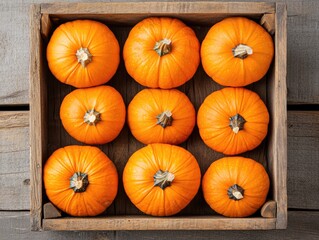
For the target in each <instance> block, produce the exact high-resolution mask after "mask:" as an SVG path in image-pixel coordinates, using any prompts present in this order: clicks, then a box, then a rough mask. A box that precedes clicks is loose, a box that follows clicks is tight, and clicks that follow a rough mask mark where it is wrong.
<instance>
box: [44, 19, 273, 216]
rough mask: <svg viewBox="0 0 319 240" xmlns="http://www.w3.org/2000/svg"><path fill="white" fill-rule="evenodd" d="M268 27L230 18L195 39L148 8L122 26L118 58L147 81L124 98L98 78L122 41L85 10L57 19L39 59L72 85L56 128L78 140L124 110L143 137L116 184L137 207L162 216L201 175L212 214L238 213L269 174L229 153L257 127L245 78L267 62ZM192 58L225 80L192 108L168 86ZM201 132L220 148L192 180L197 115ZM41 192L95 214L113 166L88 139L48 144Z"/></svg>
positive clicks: (109, 194) (106, 135)
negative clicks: (188, 145) (125, 29)
mask: <svg viewBox="0 0 319 240" xmlns="http://www.w3.org/2000/svg"><path fill="white" fill-rule="evenodd" d="M273 54H274V46H273V42H272V38H271V36H270V35H269V34H268V33H267V32H266V31H265V30H264V29H263V28H262V27H261V26H260V25H258V24H257V23H255V22H254V21H252V20H249V19H247V18H243V17H231V18H226V19H224V20H222V21H221V22H219V23H217V24H215V25H213V26H212V27H211V29H210V30H209V31H208V33H207V35H206V36H205V38H204V40H203V42H202V44H200V42H199V40H198V39H197V37H196V34H195V32H194V31H193V30H192V28H190V27H188V26H187V25H186V24H184V23H183V22H182V21H181V20H179V19H176V18H170V17H149V18H146V19H144V20H142V21H140V22H139V23H137V24H136V25H135V26H133V28H132V29H131V31H130V33H129V35H128V37H127V39H126V41H125V44H124V47H123V60H124V64H125V68H126V71H127V73H128V75H129V76H130V77H131V78H132V79H133V80H134V81H136V82H137V83H139V84H140V85H142V86H144V87H145V88H144V89H143V90H141V91H140V92H138V93H137V94H136V95H135V96H134V97H133V99H132V100H131V101H130V103H129V104H128V107H127V113H126V107H125V104H124V101H123V98H122V96H121V94H120V93H119V92H118V91H117V90H116V89H115V88H113V87H111V86H108V85H105V84H106V83H107V82H108V81H109V80H110V79H111V78H112V77H113V76H114V74H115V73H116V71H117V68H118V66H119V62H120V47H119V43H118V41H117V39H116V37H115V35H114V34H113V32H112V31H111V30H110V29H109V28H108V27H107V26H106V25H105V24H102V23H100V22H97V21H93V20H75V21H72V22H67V23H64V24H61V25H60V26H59V27H58V28H57V29H56V30H55V31H54V33H53V35H52V37H51V39H50V41H49V43H48V46H47V60H48V66H49V69H50V70H51V72H52V74H53V75H54V76H55V78H56V79H57V80H59V81H60V82H62V83H64V84H68V85H71V86H73V87H75V88H76V89H75V90H73V91H72V92H70V93H69V94H68V95H66V96H65V97H64V99H63V101H62V103H61V106H60V114H59V115H60V119H61V122H62V125H63V127H64V129H65V130H66V131H67V132H68V133H69V135H70V136H72V137H73V138H74V139H76V140H77V141H79V142H82V143H84V144H88V145H102V144H106V143H109V142H111V141H113V140H114V139H115V138H116V137H117V136H118V135H119V133H120V132H121V130H122V128H123V126H124V124H125V120H127V124H128V127H129V129H130V132H131V134H132V135H133V136H134V137H135V138H136V139H137V140H138V141H139V142H141V143H143V144H145V145H146V146H144V147H142V148H141V149H139V150H137V151H136V152H134V153H133V154H132V155H131V157H130V158H129V159H128V161H127V163H126V165H125V167H124V171H123V179H122V180H123V185H124V190H125V192H126V194H127V196H128V198H129V199H130V200H131V202H132V203H133V204H134V205H135V206H136V207H137V208H138V209H139V210H140V211H142V212H144V213H145V214H149V215H153V216H170V215H174V214H177V213H178V212H180V211H181V210H182V209H184V208H185V207H186V206H187V205H188V204H189V203H190V202H191V200H192V199H193V198H194V197H195V195H196V194H197V192H198V190H199V188H200V185H201V183H202V191H203V195H204V199H205V200H206V202H207V203H208V205H209V206H210V207H211V208H212V209H213V210H214V211H216V212H217V213H219V214H222V215H224V216H228V217H246V216H249V215H252V214H253V213H255V212H256V211H257V210H258V209H259V208H260V207H261V206H262V204H263V203H264V202H265V200H266V197H267V194H268V190H269V177H268V175H267V172H266V170H265V169H264V167H263V166H262V165H261V164H260V163H258V162H256V161H255V160H253V159H249V158H244V157H240V156H236V155H238V154H241V153H244V152H246V151H250V150H253V149H255V148H256V147H257V146H259V145H260V144H261V142H262V141H263V140H264V138H265V137H266V135H267V130H268V123H269V113H268V110H267V107H266V105H265V104H264V102H263V101H262V99H261V98H260V97H259V96H258V95H257V93H255V92H253V91H251V90H248V89H246V88H244V87H245V86H247V85H249V84H251V83H253V82H256V81H258V80H260V79H261V78H262V77H263V76H264V75H265V74H266V72H267V71H268V68H269V66H270V64H271V61H272V58H273ZM200 61H201V62H202V66H203V69H204V71H205V72H206V73H207V75H208V76H209V77H211V78H212V80H213V81H215V82H216V83H218V84H220V85H222V86H224V88H222V89H221V90H218V91H214V92H212V93H210V94H209V95H208V96H207V97H206V98H205V100H204V101H203V102H202V104H201V105H200V107H199V109H198V113H197V115H196V111H195V108H194V106H193V104H192V102H191V101H190V99H189V98H188V97H187V95H186V94H185V93H183V92H181V91H180V90H178V89H176V88H177V87H179V86H181V85H183V84H185V83H186V82H187V81H189V80H190V79H191V78H192V77H193V76H194V74H195V73H196V71H197V68H198V66H199V64H200ZM196 122H197V127H198V129H199V134H200V137H201V139H202V140H203V142H204V143H205V144H206V145H207V146H208V147H210V148H211V149H212V150H214V151H217V152H221V153H223V154H225V155H231V156H225V157H224V158H221V159H219V160H216V161H214V162H213V163H212V164H211V165H210V167H209V168H208V169H207V171H206V172H205V174H204V177H203V178H201V171H200V167H199V164H198V162H197V160H196V158H195V157H194V156H193V155H192V154H191V153H190V152H189V151H188V150H186V149H184V148H183V147H180V146H177V145H179V144H181V143H183V142H185V141H186V140H187V139H188V138H189V137H190V135H191V134H192V132H193V129H194V127H195V125H196ZM44 185H45V190H46V193H47V196H48V198H49V200H50V201H51V202H52V203H53V204H55V205H56V206H57V207H58V208H60V209H61V210H63V211H64V212H66V213H68V214H69V215H73V216H95V215H98V214H101V213H102V212H104V211H105V210H106V209H107V207H109V206H110V204H111V203H112V202H113V200H114V199H115V197H116V194H117V190H118V174H117V170H116V166H115V165H114V164H113V162H112V161H111V160H110V159H109V158H108V157H107V156H106V155H105V154H104V153H103V152H102V151H101V150H100V149H99V148H97V147H94V146H66V147H63V148H59V149H57V150H56V151H55V152H53V154H52V155H51V156H50V157H49V159H48V160H47V162H46V164H45V167H44Z"/></svg>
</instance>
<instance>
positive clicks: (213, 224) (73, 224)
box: [43, 215, 276, 231]
mask: <svg viewBox="0 0 319 240" xmlns="http://www.w3.org/2000/svg"><path fill="white" fill-rule="evenodd" d="M275 225H276V219H275V218H261V217H260V218H232V219H230V218H226V217H221V216H199V217H198V216H196V217H190V216H188V217H148V216H145V215H143V216H116V217H104V218H60V219H44V220H43V229H44V230H46V231H50V230H51V231H52V230H54V231H79V230H82V229H85V230H88V231H101V230H199V229H200V230H256V229H259V230H266V229H274V228H275Z"/></svg>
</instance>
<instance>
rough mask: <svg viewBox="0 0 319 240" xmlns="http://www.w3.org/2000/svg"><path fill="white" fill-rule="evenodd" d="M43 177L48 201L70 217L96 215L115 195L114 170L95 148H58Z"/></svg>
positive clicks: (116, 178) (45, 168) (111, 163)
mask: <svg viewBox="0 0 319 240" xmlns="http://www.w3.org/2000/svg"><path fill="white" fill-rule="evenodd" d="M43 174H44V175H43V180H44V187H45V191H46V194H47V196H48V198H49V200H50V201H51V202H52V203H53V204H54V205H55V206H57V207H58V208H59V209H61V210H62V211H64V212H66V213H67V214H69V215H72V216H95V215H98V214H100V213H102V212H104V211H105V210H106V209H107V208H108V207H109V206H110V205H111V203H112V202H113V200H114V199H115V196H116V194H117V189H118V175H117V170H116V168H115V166H114V164H113V162H112V161H111V160H110V159H109V158H108V157H107V156H106V155H105V154H104V153H103V152H102V151H101V150H100V149H98V148H96V147H90V146H67V147H64V148H59V149H58V150H56V151H55V152H53V153H52V155H51V156H50V157H49V159H48V160H47V162H46V163H45V166H44V172H43Z"/></svg>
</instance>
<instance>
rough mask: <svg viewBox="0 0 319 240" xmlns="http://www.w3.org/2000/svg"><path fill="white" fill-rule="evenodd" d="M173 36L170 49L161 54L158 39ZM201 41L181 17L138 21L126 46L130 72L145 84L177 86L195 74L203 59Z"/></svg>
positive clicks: (126, 62) (139, 81)
mask: <svg viewBox="0 0 319 240" xmlns="http://www.w3.org/2000/svg"><path fill="white" fill-rule="evenodd" d="M165 38H166V39H170V40H171V42H172V49H171V52H170V53H168V54H166V55H164V56H160V55H158V54H157V53H156V51H155V50H153V48H154V46H155V44H156V42H157V41H160V40H163V39H165ZM199 48H200V43H199V41H198V39H197V37H196V35H195V33H194V31H193V30H192V29H191V28H189V27H187V26H186V25H185V24H184V23H183V22H181V21H180V20H178V19H173V18H166V17H161V18H157V17H150V18H147V19H144V20H142V21H141V22H139V23H138V24H136V25H135V26H134V27H133V28H132V30H131V31H130V33H129V36H128V38H127V40H126V42H125V45H124V48H123V56H124V62H125V67H126V70H127V72H128V73H129V75H130V76H131V77H132V78H133V79H135V81H137V82H138V83H140V84H141V85H143V86H146V87H151V88H163V89H168V88H175V87H178V86H180V85H182V84H184V83H185V82H187V81H188V80H190V79H191V78H192V77H193V75H194V74H195V72H196V70H197V67H198V65H199V62H200V53H199Z"/></svg>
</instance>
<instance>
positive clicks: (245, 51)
mask: <svg viewBox="0 0 319 240" xmlns="http://www.w3.org/2000/svg"><path fill="white" fill-rule="evenodd" d="M273 55H274V44H273V40H272V38H271V36H270V35H269V33H268V32H266V30H264V29H263V27H261V26H260V25H259V24H257V23H255V22H254V21H252V20H249V19H247V18H244V17H232V18H226V19H224V20H222V21H221V22H219V23H217V24H215V25H214V26H213V27H211V29H210V30H209V31H208V33H207V35H206V37H205V39H204V40H203V42H202V46H201V59H202V65H203V68H204V70H205V72H206V73H207V74H208V75H209V76H210V77H211V78H212V79H213V80H214V81H216V82H217V83H219V84H221V85H223V86H232V87H241V86H246V85H248V84H250V83H253V82H256V81H258V80H260V79H261V78H262V77H263V76H264V75H265V74H266V72H267V71H268V69H269V66H270V64H271V61H272V58H273Z"/></svg>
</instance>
